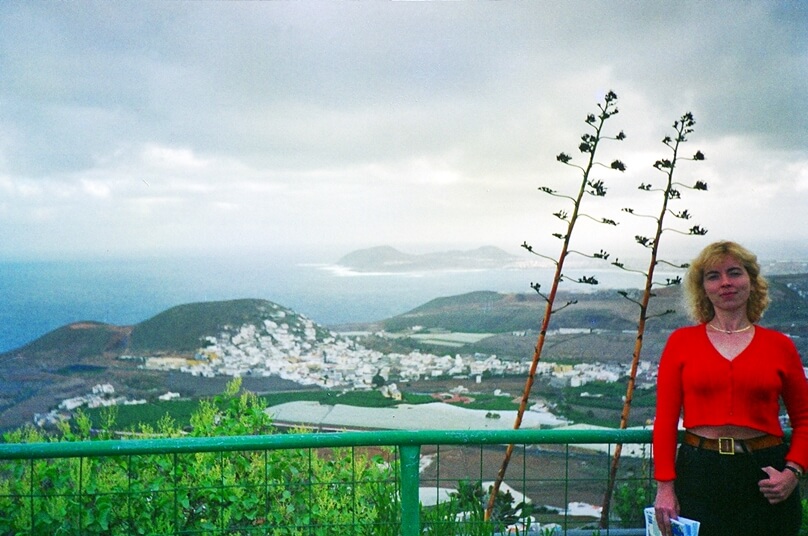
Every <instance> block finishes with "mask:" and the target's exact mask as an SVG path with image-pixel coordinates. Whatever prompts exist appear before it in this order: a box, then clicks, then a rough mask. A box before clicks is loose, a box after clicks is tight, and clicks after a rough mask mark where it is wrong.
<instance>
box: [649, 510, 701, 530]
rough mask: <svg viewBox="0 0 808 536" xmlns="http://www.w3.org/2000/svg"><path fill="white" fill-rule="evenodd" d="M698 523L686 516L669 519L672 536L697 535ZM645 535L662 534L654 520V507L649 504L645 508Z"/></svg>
mask: <svg viewBox="0 0 808 536" xmlns="http://www.w3.org/2000/svg"><path fill="white" fill-rule="evenodd" d="M699 525H701V523H699V522H698V521H696V520H694V519H687V518H686V517H679V519H671V530H672V531H673V536H699ZM645 535H646V536H662V532H660V530H659V526H658V525H657V522H656V514H655V513H654V507H653V506H649V507H648V508H646V509H645Z"/></svg>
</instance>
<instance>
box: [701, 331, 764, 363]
mask: <svg viewBox="0 0 808 536" xmlns="http://www.w3.org/2000/svg"><path fill="white" fill-rule="evenodd" d="M756 330H757V326H755V327H754V328H753V331H752V336H751V337H750V338H749V341H748V342H747V343H746V345H744V346H743V347H742V348H740V349H739V350H738V352H737V353H735V354H734V355H731V356H729V355H727V354H725V353H724V352H722V351H721V350H720V349H719V348H718V346H717V345H716V343H715V341H714V340H713V339H712V338H710V331H709V329H708V327H707V324H704V336H705V337H707V341H708V342H709V343H710V346H712V348H713V350H714V351H715V353H716V354H718V356H719V357H721V359H723V360H724V361H726V362H728V363H733V362H734V361H735V360H736V359H738V358H739V357H740V356H741V355H743V354H744V352H746V350H748V349H749V347H750V346H752V343H753V342H754V340H755V334H756ZM715 336H716V337H719V336H720V335H715ZM739 338H740V337H739Z"/></svg>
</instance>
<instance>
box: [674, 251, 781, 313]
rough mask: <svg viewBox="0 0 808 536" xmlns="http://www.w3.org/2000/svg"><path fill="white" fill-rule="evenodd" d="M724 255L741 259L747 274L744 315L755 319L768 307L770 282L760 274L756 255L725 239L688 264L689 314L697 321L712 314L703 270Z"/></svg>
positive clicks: (687, 295)
mask: <svg viewBox="0 0 808 536" xmlns="http://www.w3.org/2000/svg"><path fill="white" fill-rule="evenodd" d="M726 256H730V257H732V258H733V259H735V260H737V261H738V262H740V263H741V264H742V265H743V267H744V268H745V269H746V272H747V273H748V274H749V282H750V294H749V301H748V302H747V303H746V315H747V316H748V317H749V320H750V321H751V322H757V321H758V320H760V319H761V318H762V317H763V313H764V311H766V308H767V307H768V306H769V283H768V282H767V281H766V278H764V277H763V276H762V275H761V274H760V264H758V260H757V256H756V255H755V254H754V253H752V252H751V251H749V250H748V249H746V248H745V247H743V246H741V245H740V244H737V243H735V242H730V241H728V240H724V241H721V242H715V243H713V244H710V245H709V246H707V247H706V248H704V249H703V250H701V253H699V254H698V256H697V257H696V258H695V259H693V262H691V263H690V267H689V268H688V270H687V274H685V280H684V287H685V296H686V299H687V303H688V307H689V309H690V316H691V317H692V318H693V320H695V321H696V322H709V321H710V320H712V319H713V317H715V309H714V308H713V304H712V303H711V302H710V300H709V298H707V293H706V292H705V291H704V272H705V270H707V269H708V268H711V267H712V266H715V264H717V263H718V262H720V260H721V259H722V258H723V257H726Z"/></svg>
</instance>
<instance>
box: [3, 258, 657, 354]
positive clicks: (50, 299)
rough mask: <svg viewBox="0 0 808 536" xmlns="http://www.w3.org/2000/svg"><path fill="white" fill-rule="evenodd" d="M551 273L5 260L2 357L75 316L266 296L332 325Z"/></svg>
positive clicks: (212, 261) (630, 282) (526, 286)
mask: <svg viewBox="0 0 808 536" xmlns="http://www.w3.org/2000/svg"><path fill="white" fill-rule="evenodd" d="M565 273H567V275H569V276H570V277H579V276H580V275H593V274H596V275H597V277H598V280H599V281H600V283H601V284H600V285H598V286H597V287H589V286H587V285H577V284H574V283H564V285H563V287H562V288H564V289H569V290H576V291H585V290H590V289H592V288H594V289H603V288H639V287H641V286H642V285H643V284H644V281H643V279H642V276H638V275H636V274H630V273H626V272H621V271H617V270H614V269H608V268H606V269H600V270H592V269H587V270H565ZM552 274H553V270H552V269H551V268H542V269H537V268H530V269H527V268H526V269H507V270H505V269H496V270H479V271H451V272H421V273H406V274H401V273H398V274H395V273H386V274H355V273H350V272H347V271H345V270H340V269H338V267H335V266H334V265H333V264H332V263H329V262H328V261H324V262H317V261H312V260H311V259H310V258H309V259H300V258H296V257H295V256H294V255H279V256H270V257H262V258H259V257H256V258H252V259H243V258H240V259H237V258H234V257H217V258H207V257H193V258H150V259H130V260H121V259H115V260H94V261H52V262H44V261H41V262H0V353H3V352H7V351H10V350H13V349H16V348H19V347H21V346H23V345H25V344H27V343H29V342H31V341H33V340H35V339H37V338H38V337H41V336H42V335H44V334H46V333H48V332H49V331H52V330H54V329H56V328H59V327H61V326H64V325H66V324H69V323H71V322H78V321H98V322H105V323H109V324H115V325H130V324H135V323H138V322H142V321H144V320H147V319H149V318H151V317H152V316H154V315H156V314H158V313H160V312H162V311H164V310H166V309H168V308H170V307H173V306H175V305H182V304H186V303H194V302H200V301H217V300H230V299H238V298H259V299H267V300H270V301H273V302H275V303H278V304H280V305H283V306H285V307H288V308H291V309H293V310H295V311H296V312H298V313H302V314H304V315H306V316H308V317H309V318H311V319H312V320H314V321H315V322H318V323H320V324H323V325H326V326H334V325H339V324H346V323H352V322H371V321H375V320H382V319H385V318H389V317H391V316H395V315H398V314H402V313H405V312H407V311H409V310H411V309H413V308H415V307H417V306H419V305H422V304H424V303H426V302H428V301H429V300H432V299H434V298H438V297H444V296H453V295H457V294H463V293H466V292H472V291H477V290H491V291H498V292H526V293H531V292H533V290H532V289H531V288H530V283H531V282H534V281H535V282H538V283H541V285H542V288H545V289H549V285H550V280H551V278H552ZM537 322H538V319H537Z"/></svg>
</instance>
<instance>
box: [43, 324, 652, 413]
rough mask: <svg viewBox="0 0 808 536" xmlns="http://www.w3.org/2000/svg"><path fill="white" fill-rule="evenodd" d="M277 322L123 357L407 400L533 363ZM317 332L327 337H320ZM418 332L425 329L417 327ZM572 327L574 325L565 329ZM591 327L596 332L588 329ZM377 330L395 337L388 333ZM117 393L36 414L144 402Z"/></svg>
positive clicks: (206, 373) (579, 380)
mask: <svg viewBox="0 0 808 536" xmlns="http://www.w3.org/2000/svg"><path fill="white" fill-rule="evenodd" d="M272 314H273V318H272V319H265V320H264V321H263V323H262V324H260V325H254V324H246V325H243V326H241V327H239V328H237V329H231V330H229V332H223V333H221V334H220V335H219V336H216V337H214V336H209V337H207V338H206V339H205V341H204V347H202V348H199V350H198V351H197V352H196V353H195V355H194V356H193V357H190V358H189V357H182V356H178V355H124V356H121V357H120V359H124V360H129V361H135V362H138V363H139V365H138V366H139V367H142V368H144V369H150V370H159V371H166V372H168V371H180V372H182V373H186V374H191V375H193V376H202V377H215V376H227V377H247V376H252V377H267V376H275V377H278V378H282V379H285V380H290V381H293V382H295V383H297V384H299V385H302V386H318V387H322V388H325V389H337V390H370V389H373V388H380V390H382V392H383V394H384V395H385V396H388V397H391V398H399V399H400V397H401V393H400V392H399V390H398V388H397V386H396V384H395V383H394V382H405V383H406V382H409V381H417V380H421V379H427V378H454V379H472V380H476V382H477V383H481V381H482V378H483V377H484V376H488V375H490V376H503V375H526V374H527V372H528V369H529V366H530V363H529V362H523V361H509V360H502V359H500V358H498V357H497V356H496V355H488V354H481V353H473V354H468V353H457V354H455V355H453V356H451V355H435V354H432V353H427V352H421V351H412V352H410V353H406V354H404V353H389V354H385V353H382V352H380V351H377V350H372V349H368V348H366V347H364V346H363V345H362V344H361V339H362V337H364V336H366V335H368V334H367V333H352V334H338V333H334V332H330V331H329V332H328V335H327V336H325V337H323V336H322V329H323V328H322V327H320V326H317V325H316V324H315V323H314V322H313V321H312V320H310V319H308V318H306V317H305V316H301V315H294V322H291V323H287V322H285V319H286V316H287V313H286V312H284V311H282V310H277V311H274V312H273V313H272ZM318 330H319V332H320V334H321V335H320V336H319V337H318ZM414 331H416V332H417V331H418V328H415V329H414ZM565 331H567V332H568V331H570V330H565ZM583 331H586V332H589V331H590V330H588V329H586V330H583ZM373 335H376V336H381V337H393V336H394V335H391V334H387V333H385V332H377V333H374V334H373ZM629 367H630V365H629V364H618V363H610V364H604V363H599V362H594V363H579V364H575V365H572V364H558V363H554V362H539V364H538V368H537V370H536V373H537V374H538V375H540V376H547V377H550V382H551V383H552V384H554V385H556V386H572V387H580V386H583V385H586V384H587V383H589V382H593V381H597V382H616V381H618V380H619V379H620V378H623V377H625V376H627V375H628V373H629ZM655 380H656V366H655V365H651V364H650V363H648V362H641V363H640V364H639V369H638V376H637V386H638V387H639V388H653V387H654V386H655ZM180 396H181V395H180V393H172V392H167V393H165V394H163V395H162V396H161V397H160V399H161V400H171V399H176V398H180ZM146 402H147V401H146V400H143V399H140V400H129V399H126V398H124V397H120V396H116V395H115V389H114V386H112V385H109V384H100V385H97V386H96V387H95V388H94V389H93V392H92V393H88V394H86V395H83V396H79V397H74V398H70V399H67V400H64V401H62V402H61V403H60V404H59V406H58V408H56V409H54V410H52V411H50V412H49V413H47V414H37V415H36V416H35V419H34V420H35V422H36V423H37V424H39V425H46V424H52V423H54V422H57V421H60V420H64V419H66V418H69V416H70V413H71V412H72V411H73V410H75V409H76V408H79V407H82V406H86V407H90V408H94V407H103V406H109V405H114V404H145V403H146Z"/></svg>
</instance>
